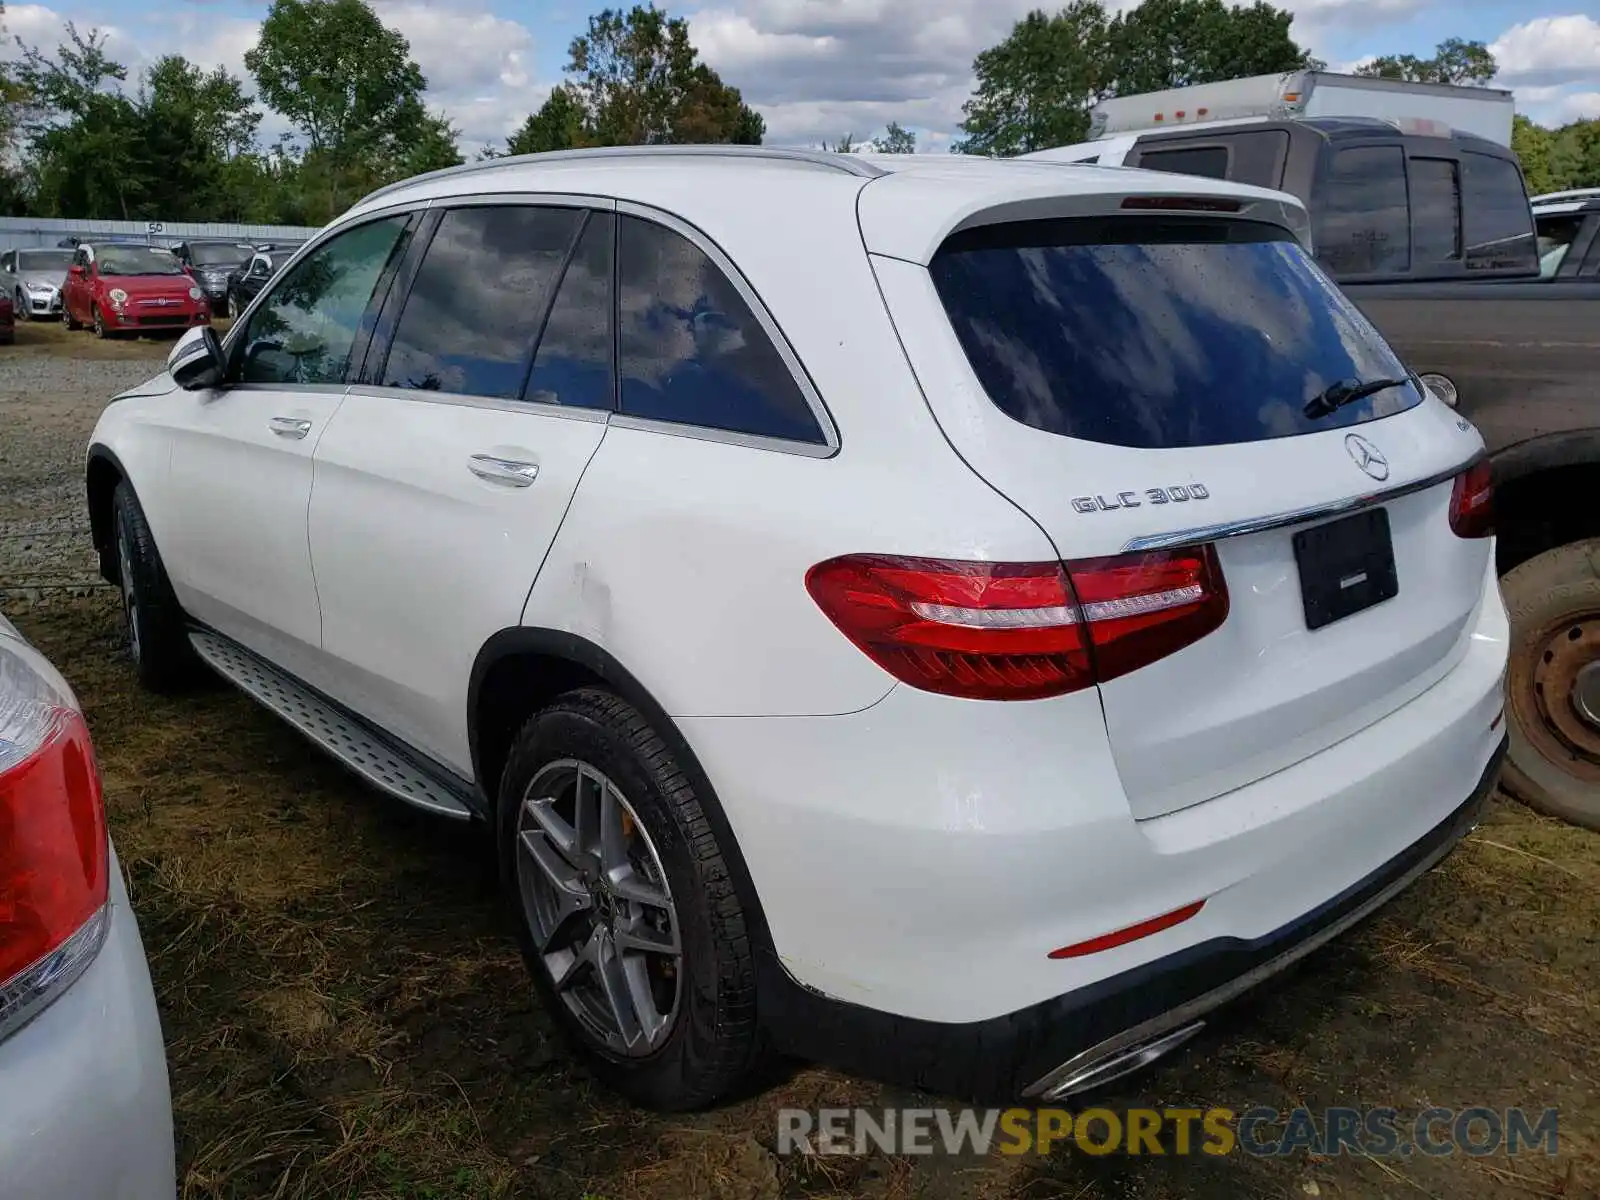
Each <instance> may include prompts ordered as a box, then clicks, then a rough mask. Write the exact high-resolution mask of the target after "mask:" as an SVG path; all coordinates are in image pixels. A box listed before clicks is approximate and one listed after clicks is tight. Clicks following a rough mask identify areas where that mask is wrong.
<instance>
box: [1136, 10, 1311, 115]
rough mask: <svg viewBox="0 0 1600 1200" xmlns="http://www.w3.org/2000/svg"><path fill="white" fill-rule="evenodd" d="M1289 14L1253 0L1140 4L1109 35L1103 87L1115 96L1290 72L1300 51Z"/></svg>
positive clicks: (1298, 64) (1301, 58) (1299, 61)
mask: <svg viewBox="0 0 1600 1200" xmlns="http://www.w3.org/2000/svg"><path fill="white" fill-rule="evenodd" d="M1293 19H1294V14H1292V13H1290V12H1288V11H1287V10H1285V9H1279V8H1274V7H1273V6H1272V5H1270V4H1266V3H1263V2H1262V0H1256V3H1254V4H1252V5H1250V6H1249V7H1248V8H1244V7H1240V8H1234V7H1232V6H1230V5H1227V4H1224V3H1223V0H1145V2H1144V3H1143V4H1141V5H1139V6H1138V7H1137V8H1131V9H1128V10H1126V11H1125V12H1121V13H1118V14H1117V15H1116V16H1115V17H1114V18H1112V21H1111V25H1110V27H1109V30H1108V34H1107V40H1108V43H1109V46H1108V50H1109V60H1108V63H1107V67H1108V70H1107V73H1106V83H1107V85H1108V87H1109V89H1110V90H1111V91H1112V92H1114V93H1115V94H1117V95H1119V96H1131V95H1136V94H1138V93H1140V92H1158V91H1162V90H1163V89H1166V88H1179V87H1188V86H1189V85H1191V84H1196V83H1214V82H1216V81H1218V80H1223V79H1238V78H1241V77H1244V76H1249V75H1273V74H1277V73H1279V72H1282V71H1297V70H1300V69H1302V68H1304V67H1306V66H1307V65H1308V56H1307V54H1306V52H1305V51H1304V50H1302V49H1300V47H1299V46H1297V45H1296V44H1295V41H1294V39H1293V38H1292V37H1290V36H1289V24H1290V22H1291V21H1292V20H1293Z"/></svg>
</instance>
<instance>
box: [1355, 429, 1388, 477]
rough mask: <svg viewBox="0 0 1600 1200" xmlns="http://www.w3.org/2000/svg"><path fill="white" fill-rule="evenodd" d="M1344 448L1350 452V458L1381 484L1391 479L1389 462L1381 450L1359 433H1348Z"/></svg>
mask: <svg viewBox="0 0 1600 1200" xmlns="http://www.w3.org/2000/svg"><path fill="white" fill-rule="evenodd" d="M1344 448H1345V449H1346V450H1348V451H1350V457H1351V458H1352V459H1353V460H1354V461H1355V464H1356V466H1358V467H1360V468H1361V469H1362V470H1363V471H1365V472H1366V473H1367V474H1368V475H1371V476H1372V477H1373V478H1374V479H1376V480H1377V481H1378V482H1379V483H1382V482H1383V481H1384V480H1385V479H1387V478H1389V460H1388V459H1387V458H1385V457H1384V456H1383V451H1381V450H1379V449H1378V448H1377V447H1376V446H1374V445H1373V444H1372V443H1371V442H1369V441H1367V439H1366V438H1364V437H1362V436H1361V435H1360V434H1359V433H1347V434H1345V437H1344Z"/></svg>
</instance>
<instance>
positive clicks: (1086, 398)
mask: <svg viewBox="0 0 1600 1200" xmlns="http://www.w3.org/2000/svg"><path fill="white" fill-rule="evenodd" d="M929 269H930V270H931V271H932V273H933V279H934V285H935V287H936V288H937V289H938V292H939V297H940V299H941V300H942V301H943V303H944V307H945V311H946V313H948V314H949V317H950V322H951V324H952V325H953V326H954V328H955V332H956V336H957V337H958V338H959V339H960V341H961V345H962V348H963V349H964V350H965V351H966V354H967V358H968V360H969V361H970V362H971V363H972V368H973V370H974V371H975V372H976V373H977V376H978V379H979V381H980V382H982V384H983V386H984V388H985V390H986V391H987V392H988V393H989V396H990V398H991V399H992V400H993V401H994V402H995V404H997V405H998V406H999V407H1000V408H1001V409H1002V410H1003V411H1004V412H1005V413H1007V414H1008V415H1009V416H1011V417H1014V418H1015V419H1017V420H1018V421H1021V422H1022V423H1023V424H1025V425H1031V426H1033V427H1034V428H1035V429H1042V430H1045V431H1046V432H1049V433H1059V434H1063V435H1065V436H1067V437H1075V438H1083V439H1086V440H1088V441H1093V442H1104V443H1109V444H1112V445H1117V446H1135V447H1143V448H1161V447H1182V446H1217V445H1225V444H1228V443H1233V442H1254V441H1261V440H1263V439H1265V438H1276V437H1289V436H1292V435H1295V434H1301V433H1316V432H1320V431H1323V430H1327V429H1340V428H1346V427H1348V426H1351V425H1359V424H1361V423H1363V422H1365V421H1372V420H1376V419H1377V418H1379V417H1386V416H1390V415H1392V414H1394V413H1397V412H1402V411H1404V410H1405V409H1408V408H1411V407H1412V406H1413V405H1416V404H1418V403H1420V402H1421V400H1422V394H1421V392H1420V391H1418V390H1417V388H1416V386H1415V385H1414V383H1412V382H1410V380H1409V378H1408V374H1407V371H1406V368H1405V367H1404V366H1402V365H1401V363H1400V361H1399V359H1397V358H1396V357H1395V355H1394V352H1393V351H1391V350H1390V349H1389V347H1388V346H1387V345H1386V344H1385V342H1384V341H1383V339H1382V337H1380V336H1379V334H1378V332H1377V330H1376V329H1374V328H1373V326H1372V324H1371V323H1370V322H1369V321H1368V320H1367V319H1366V318H1365V317H1364V316H1362V314H1361V312H1360V311H1359V310H1358V309H1357V308H1356V307H1355V306H1354V305H1353V304H1351V303H1350V302H1349V301H1348V300H1347V299H1345V297H1344V294H1343V293H1342V292H1340V291H1339V289H1338V288H1337V287H1336V286H1334V284H1333V283H1332V282H1331V281H1330V280H1329V279H1328V277H1327V276H1326V275H1325V274H1323V272H1322V270H1321V269H1320V268H1319V267H1318V266H1317V265H1316V264H1315V263H1314V262H1313V261H1312V260H1311V257H1310V255H1308V254H1307V253H1306V252H1305V251H1304V250H1303V249H1302V248H1301V247H1300V245H1299V243H1297V242H1295V241H1294V240H1293V238H1292V237H1291V236H1290V235H1289V234H1288V233H1287V232H1286V231H1285V230H1283V229H1281V228H1279V227H1277V226H1273V225H1265V224H1261V223H1257V222H1252V221H1239V220H1216V219H1169V218H1143V217H1120V218H1116V217H1114V218H1097V219H1081V218H1080V219H1074V220H1052V221H1025V222H1017V223H1013V224H1009V225H999V226H989V227H985V228H982V229H975V230H970V231H967V232H964V233H960V234H957V235H956V236H955V237H953V238H951V239H950V240H949V241H947V242H946V243H945V244H944V246H943V247H941V249H940V251H939V253H938V255H936V256H935V258H934V260H933V263H932V264H931V266H930V268H929ZM1382 379H1397V380H1402V381H1404V382H1402V383H1401V384H1400V385H1399V386H1396V387H1390V388H1385V389H1383V390H1381V391H1377V392H1375V393H1373V394H1372V395H1370V396H1367V397H1364V398H1361V399H1357V400H1354V401H1352V402H1349V403H1344V404H1339V405H1337V406H1336V407H1332V408H1331V411H1329V409H1330V407H1331V406H1330V404H1329V403H1328V400H1329V399H1330V398H1335V397H1337V396H1338V394H1339V393H1340V392H1341V391H1344V392H1345V393H1347V394H1348V393H1349V392H1350V391H1353V390H1354V387H1355V385H1359V384H1363V383H1371V382H1375V381H1377V380H1382ZM1319 398H1320V402H1319Z"/></svg>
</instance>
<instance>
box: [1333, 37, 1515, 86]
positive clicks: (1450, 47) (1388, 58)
mask: <svg viewBox="0 0 1600 1200" xmlns="http://www.w3.org/2000/svg"><path fill="white" fill-rule="evenodd" d="M1496 69H1497V68H1496V66H1495V61H1494V55H1493V54H1490V53H1489V48H1488V47H1487V46H1485V45H1484V44H1483V43H1482V42H1464V41H1462V40H1461V39H1460V38H1447V39H1446V40H1444V41H1442V42H1440V43H1439V44H1438V45H1437V46H1436V47H1434V53H1433V57H1432V58H1418V57H1416V55H1414V54H1386V55H1384V56H1383V57H1382V58H1375V59H1373V60H1372V61H1371V62H1369V63H1365V64H1364V65H1362V66H1359V67H1357V68H1356V74H1357V75H1365V76H1367V77H1369V78H1376V79H1407V80H1410V81H1412V82H1413V83H1454V84H1468V85H1472V86H1475V87H1483V86H1484V85H1486V84H1487V83H1488V82H1489V81H1490V80H1491V79H1493V78H1494V75H1495V71H1496Z"/></svg>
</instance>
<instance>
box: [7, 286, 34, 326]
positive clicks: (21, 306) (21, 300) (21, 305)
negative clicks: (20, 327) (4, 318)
mask: <svg viewBox="0 0 1600 1200" xmlns="http://www.w3.org/2000/svg"><path fill="white" fill-rule="evenodd" d="M11 307H12V309H13V310H14V311H15V312H16V314H17V320H19V321H26V320H27V319H28V318H29V317H31V316H32V315H33V313H32V312H30V311H29V309H28V297H27V294H26V293H25V292H23V290H22V289H21V288H18V289H17V298H16V300H14V301H13V302H12V305H11Z"/></svg>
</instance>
